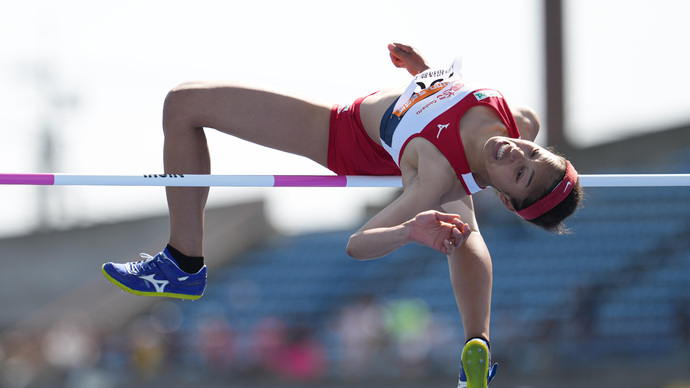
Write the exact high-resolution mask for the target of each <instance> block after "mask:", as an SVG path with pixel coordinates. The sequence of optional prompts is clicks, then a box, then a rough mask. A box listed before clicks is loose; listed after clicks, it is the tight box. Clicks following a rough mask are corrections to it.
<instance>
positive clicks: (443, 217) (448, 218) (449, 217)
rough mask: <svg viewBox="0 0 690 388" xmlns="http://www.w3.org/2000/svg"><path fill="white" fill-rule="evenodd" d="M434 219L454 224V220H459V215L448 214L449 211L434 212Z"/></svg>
mask: <svg viewBox="0 0 690 388" xmlns="http://www.w3.org/2000/svg"><path fill="white" fill-rule="evenodd" d="M434 214H435V215H436V219H437V220H438V221H440V222H447V223H449V224H455V221H456V220H457V221H459V220H460V215H459V214H449V213H441V212H435V213H434Z"/></svg>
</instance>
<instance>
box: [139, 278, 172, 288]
mask: <svg viewBox="0 0 690 388" xmlns="http://www.w3.org/2000/svg"><path fill="white" fill-rule="evenodd" d="M154 276H156V275H146V276H139V277H140V278H141V279H144V280H146V281H147V282H149V283H151V284H153V287H154V288H155V289H156V292H164V291H165V286H167V285H168V284H170V282H169V281H167V280H156V279H154Z"/></svg>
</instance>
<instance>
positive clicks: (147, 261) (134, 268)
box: [127, 253, 155, 273]
mask: <svg viewBox="0 0 690 388" xmlns="http://www.w3.org/2000/svg"><path fill="white" fill-rule="evenodd" d="M139 256H140V257H141V258H142V259H144V260H140V261H135V262H130V263H127V264H128V265H127V271H128V272H130V273H137V272H142V271H147V270H149V269H151V264H152V261H153V259H155V256H151V255H149V254H148V253H140V254H139Z"/></svg>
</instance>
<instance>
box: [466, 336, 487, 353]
mask: <svg viewBox="0 0 690 388" xmlns="http://www.w3.org/2000/svg"><path fill="white" fill-rule="evenodd" d="M475 339H478V340H481V341H483V342H484V343H485V344H486V347H487V348H488V349H489V350H491V343H490V342H489V340H488V339H487V338H486V337H484V336H478V337H470V338H469V339H468V340H467V341H465V345H467V343H468V342H470V341H472V340H475Z"/></svg>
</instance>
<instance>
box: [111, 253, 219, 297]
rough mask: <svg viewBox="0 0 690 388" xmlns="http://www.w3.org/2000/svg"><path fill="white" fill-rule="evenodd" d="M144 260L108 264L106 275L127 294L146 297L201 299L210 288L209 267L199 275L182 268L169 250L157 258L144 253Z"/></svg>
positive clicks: (204, 268)
mask: <svg viewBox="0 0 690 388" xmlns="http://www.w3.org/2000/svg"><path fill="white" fill-rule="evenodd" d="M141 257H142V258H144V260H142V261H137V262H130V263H124V264H121V263H105V264H103V275H105V277H106V278H108V280H110V281H111V282H112V283H113V284H115V285H116V286H118V287H120V288H121V289H123V290H124V291H127V292H129V293H132V294H135V295H142V296H168V297H171V298H180V299H192V300H196V299H199V298H201V296H202V295H203V294H204V290H205V289H206V266H204V267H203V268H202V269H201V270H200V271H199V272H197V273H195V274H188V273H186V272H184V271H182V270H181V269H180V267H178V266H177V263H175V261H174V260H172V259H171V258H170V257H172V256H171V255H170V253H169V252H168V251H167V249H164V250H163V251H162V252H160V253H159V254H157V255H156V256H151V255H147V254H146V253H142V254H141Z"/></svg>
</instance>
